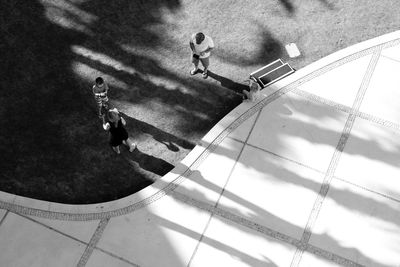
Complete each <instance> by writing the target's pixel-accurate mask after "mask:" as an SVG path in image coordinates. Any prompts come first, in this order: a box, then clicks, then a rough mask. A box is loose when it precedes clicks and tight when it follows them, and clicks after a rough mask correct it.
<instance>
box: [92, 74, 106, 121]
mask: <svg viewBox="0 0 400 267" xmlns="http://www.w3.org/2000/svg"><path fill="white" fill-rule="evenodd" d="M95 82H96V83H95V85H93V87H92V91H93V95H94V99H95V100H96V103H97V107H98V110H99V118H101V117H102V116H103V112H102V109H103V107H104V108H105V109H106V110H107V109H108V96H107V93H108V85H107V83H106V82H105V81H104V79H103V78H101V77H97V78H96V80H95Z"/></svg>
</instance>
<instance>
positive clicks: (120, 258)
mask: <svg viewBox="0 0 400 267" xmlns="http://www.w3.org/2000/svg"><path fill="white" fill-rule="evenodd" d="M94 249H96V250H99V251H101V252H103V253H105V254H107V255H109V256H111V257H113V258H116V259H119V260H121V261H123V262H125V263H128V264H129V265H132V266H134V267H140V265H138V264H136V263H133V262H130V261H129V260H127V259H125V258H123V257H121V256H118V255H115V254H114V253H112V252H109V251H107V250H104V249H102V248H99V247H95V248H94Z"/></svg>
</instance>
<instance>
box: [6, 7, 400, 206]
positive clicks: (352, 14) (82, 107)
mask: <svg viewBox="0 0 400 267" xmlns="http://www.w3.org/2000/svg"><path fill="white" fill-rule="evenodd" d="M399 12H400V4H399V3H398V0H382V1H372V0H364V1H362V4H361V3H360V1H355V0H350V1H349V0H347V1H344V0H336V1H333V0H331V1H329V0H300V1H294V0H274V1H272V0H268V1H265V0H243V1H233V0H222V1H215V0H204V1H194V0H181V1H180V0H166V1H158V0H136V1H131V0H115V1H105V0H32V1H23V0H14V1H8V0H6V1H1V2H0V15H1V16H0V34H1V36H2V38H1V41H0V52H1V60H0V77H1V79H0V86H1V87H0V88H1V92H2V93H1V95H0V118H1V130H0V140H1V145H0V156H1V161H0V168H1V173H0V190H2V191H5V192H9V193H13V194H18V195H22V196H27V197H32V198H37V199H42V200H50V201H55V202H62V203H96V202H104V201H110V200H114V199H117V198H121V197H124V196H127V195H130V194H132V193H134V192H137V191H138V190H140V189H142V188H144V187H146V186H147V185H149V184H151V183H152V182H153V181H154V180H156V179H158V178H159V177H161V176H162V175H164V174H166V173H167V172H169V171H170V170H171V169H172V168H173V166H174V164H176V163H178V162H179V161H181V160H182V159H183V158H184V157H185V156H186V155H187V154H188V153H189V152H190V150H191V149H192V148H193V147H194V146H195V145H196V143H198V142H199V141H200V139H201V138H202V137H203V136H204V135H205V134H206V133H207V132H208V131H209V130H210V129H211V128H212V127H213V126H214V125H215V124H216V123H217V122H218V121H219V120H220V119H221V118H223V117H224V116H225V115H226V114H227V113H229V111H230V110H232V109H233V108H234V107H235V106H237V105H238V104H239V103H240V102H241V98H240V96H238V94H237V92H238V91H240V90H241V89H242V88H243V84H242V82H243V80H245V79H246V78H247V77H248V74H249V73H250V72H252V71H253V70H255V69H257V68H259V67H261V66H262V65H265V64H267V63H269V62H270V61H272V60H274V59H277V58H282V59H283V60H284V61H287V62H289V63H290V64H291V65H292V66H293V67H295V68H296V69H299V68H301V67H303V66H305V65H307V64H309V63H311V62H314V61H316V60H318V59H320V58H322V57H324V56H326V55H328V54H331V53H333V52H335V51H337V50H339V49H342V48H345V47H347V46H349V45H352V44H355V43H358V42H360V41H364V40H367V39H370V38H373V37H376V36H380V35H382V34H385V33H389V32H392V31H395V30H398V29H399V28H400V16H398V14H399ZM197 31H203V32H204V33H206V34H207V35H210V36H211V37H213V39H214V42H215V44H216V49H215V51H214V53H213V56H212V58H211V66H210V70H211V71H212V72H213V75H212V77H209V78H208V79H207V80H203V79H202V78H201V75H197V76H195V77H191V76H190V75H189V70H190V69H191V65H190V61H189V56H190V54H189V48H188V41H189V37H190V35H191V34H192V33H195V32H197ZM291 42H294V43H296V44H297V46H298V47H299V49H300V51H301V52H302V56H301V57H299V58H296V59H290V58H288V56H287V54H286V52H285V50H284V46H285V45H286V44H287V43H291ZM97 76H103V77H104V78H105V80H106V81H107V82H108V83H109V85H110V93H109V97H110V99H111V103H112V105H113V106H115V107H117V108H118V109H119V110H120V111H121V112H123V114H124V117H125V119H126V121H127V123H128V125H127V126H128V127H127V128H128V131H129V133H130V134H131V136H132V137H133V138H134V139H135V140H136V142H137V143H138V150H136V151H135V152H133V153H132V154H130V153H129V152H127V151H126V149H122V155H116V154H115V153H114V152H113V151H112V150H111V148H110V147H109V146H108V134H107V133H106V132H104V131H103V130H102V126H101V122H100V120H99V119H98V117H97V114H96V106H95V101H94V99H93V97H92V94H91V90H90V88H91V85H92V84H93V80H94V78H95V77H97Z"/></svg>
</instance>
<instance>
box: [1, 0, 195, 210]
mask: <svg viewBox="0 0 400 267" xmlns="http://www.w3.org/2000/svg"><path fill="white" fill-rule="evenodd" d="M89 2H90V1H89ZM117 2H121V1H116V2H113V3H115V4H116V6H115V9H112V10H110V9H108V7H107V6H108V5H109V4H110V3H108V2H103V3H100V4H104V5H105V6H103V7H102V9H103V11H104V10H106V11H104V12H106V14H105V16H106V17H108V19H109V20H103V22H104V27H105V28H101V30H106V29H107V27H108V26H109V25H110V23H111V22H112V21H114V22H115V20H116V19H117V21H118V14H117V13H118V12H116V11H117V10H118V11H121V10H123V9H121V8H118V9H117V7H118V3H117ZM125 2H126V1H125ZM144 2H146V1H144ZM150 2H151V3H150ZM96 3H98V2H96ZM42 4H43V5H42ZM59 4H60V3H57V5H54V3H51V2H46V1H43V2H40V3H39V2H38V1H29V2H25V1H18V0H17V1H4V2H1V3H0V14H1V16H0V33H1V35H2V36H3V39H2V41H1V45H0V49H1V54H2V60H1V62H0V75H1V76H2V77H3V78H2V79H1V80H0V84H1V88H3V91H4V92H3V95H2V98H1V99H0V102H1V105H0V106H1V107H0V117H1V121H2V123H1V128H2V130H1V132H0V140H1V141H2V144H3V145H2V146H1V147H0V154H1V155H2V156H3V158H4V159H6V160H2V161H1V162H0V167H1V169H2V174H1V176H0V177H1V179H0V182H1V184H0V186H1V190H4V191H7V192H10V193H15V194H18V195H23V196H27V197H32V198H36V199H42V200H49V201H55V202H62V203H95V202H103V201H108V200H112V199H115V197H122V196H126V195H129V194H132V193H134V192H136V191H138V190H140V189H142V188H143V186H147V185H148V184H149V181H150V180H151V178H150V176H148V173H144V172H141V171H140V169H132V168H130V167H129V165H127V164H126V162H124V161H123V160H121V158H118V157H116V156H115V154H114V153H113V152H112V151H111V150H110V149H109V148H108V145H107V138H106V136H105V134H104V132H103V131H102V129H101V126H100V124H99V121H98V119H97V118H96V116H95V113H94V109H93V106H94V100H93V96H92V95H91V91H90V90H86V89H82V88H90V86H91V84H90V82H88V81H86V80H85V79H81V78H78V77H77V75H76V73H74V72H73V71H72V68H71V64H72V63H73V61H74V59H76V54H75V53H74V52H73V51H71V46H73V45H82V44H86V43H88V40H90V41H89V43H91V44H92V46H93V47H99V46H100V47H101V44H102V43H103V42H104V43H105V44H111V45H110V46H111V47H113V42H114V41H115V40H119V38H118V36H120V35H121V36H125V37H129V36H130V35H129V34H126V33H125V34H124V33H123V32H120V31H116V30H115V29H114V31H112V32H111V33H110V34H111V38H108V37H104V36H103V35H107V34H108V33H106V34H103V33H104V32H101V31H100V32H98V34H97V35H95V38H92V37H91V36H90V35H86V34H85V33H82V32H80V31H79V30H77V29H74V27H69V26H70V25H77V24H80V25H84V26H85V27H86V28H90V27H89V24H90V23H88V22H85V21H84V20H82V21H77V20H79V19H80V17H79V16H75V15H74V14H72V13H71V12H67V9H63V7H62V5H64V4H65V3H64V2H61V4H60V5H59ZM69 4H72V5H74V4H73V3H69ZM134 4H135V5H136V3H134ZM178 4H179V1H164V2H163V3H158V2H157V1H147V2H146V3H143V6H144V7H145V8H149V10H147V11H148V13H147V14H151V10H152V9H153V10H157V9H158V8H159V7H161V6H165V5H166V6H176V5H178ZM150 5H152V7H151V8H150ZM45 6H46V7H45ZM131 6H132V7H133V6H134V5H131ZM97 7H98V8H99V9H101V7H100V6H97ZM89 9H92V8H89ZM135 10H137V9H135ZM91 11H92V10H91ZM96 11H98V10H96ZM125 11H126V12H125V13H124V12H122V13H124V14H125V15H127V14H128V13H129V11H128V10H125ZM113 12H115V14H114V13H113ZM45 14H46V15H45ZM49 14H50V15H51V16H53V15H54V16H55V15H60V17H52V18H53V20H52V21H51V19H50V17H51V16H50V17H49ZM89 14H90V12H89ZM68 18H70V21H68ZM140 18H141V19H143V16H141V17H140ZM156 18H157V16H156V15H155V16H153V18H149V20H148V22H149V23H150V24H151V21H156ZM124 19H128V18H127V17H124ZM141 19H136V22H135V23H136V25H137V30H138V29H140V27H142V26H141V25H143V27H145V26H146V25H145V24H143V21H142V20H141ZM65 22H67V24H68V23H70V24H68V26H66V24H62V23H65ZM60 23H61V24H62V25H61V26H60ZM57 24H58V25H57ZM111 24H112V23H111ZM138 31H139V30H138ZM92 34H93V33H92ZM138 34H143V35H145V36H146V37H147V39H146V38H144V39H143V38H138V39H139V40H142V45H143V46H146V45H149V44H150V43H152V42H153V45H154V42H157V41H158V38H156V37H157V35H156V34H152V33H151V32H150V31H148V32H147V30H145V29H144V28H143V30H142V31H140V32H139V33H138ZM92 36H93V35H92ZM135 43H138V44H140V41H136V42H135ZM106 47H107V46H106ZM104 52H105V54H113V51H104ZM117 52H120V50H117ZM120 57H125V58H126V57H127V55H126V53H123V54H122V55H120ZM138 64H140V62H139V63H138ZM93 78H94V77H93ZM92 103H93V105H92ZM152 130H153V132H152V133H153V134H154V135H156V136H157V138H158V139H160V140H165V138H167V137H166V136H165V135H163V134H160V133H159V134H158V135H157V133H155V130H154V129H152ZM168 139H170V140H173V141H175V142H178V143H180V144H181V145H183V146H185V147H190V145H189V144H187V143H184V142H182V141H180V140H176V139H173V138H172V137H170V136H169V137H168ZM5 144H11V145H5ZM167 145H168V146H170V147H171V148H172V149H174V147H173V145H170V144H169V143H167ZM143 158H144V160H143V162H142V165H143V166H147V165H148V162H150V159H151V160H152V161H155V159H154V158H152V157H151V156H146V155H143ZM161 163H162V162H159V161H158V164H160V166H162V167H163V169H170V168H171V166H169V165H167V164H164V163H162V164H161ZM156 172H158V173H165V172H161V170H159V169H156ZM10 177H11V179H10ZM133 178H134V179H133ZM118 185H119V186H118ZM121 187H122V188H121ZM127 190H128V191H129V192H128V191H127ZM124 194H126V195H124Z"/></svg>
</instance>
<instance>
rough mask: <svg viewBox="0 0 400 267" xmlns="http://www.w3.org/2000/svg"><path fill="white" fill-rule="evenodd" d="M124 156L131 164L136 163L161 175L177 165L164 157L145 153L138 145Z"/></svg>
mask: <svg viewBox="0 0 400 267" xmlns="http://www.w3.org/2000/svg"><path fill="white" fill-rule="evenodd" d="M128 153H129V152H128ZM124 154H125V153H124ZM123 157H124V158H125V159H126V160H127V161H129V163H130V164H135V163H136V164H137V165H138V167H140V168H142V169H144V170H146V171H149V172H152V173H154V174H157V175H160V176H164V175H166V174H167V173H169V172H170V171H171V170H172V169H173V168H174V167H175V166H174V165H172V164H171V163H169V162H167V161H165V160H163V159H160V158H157V157H154V156H151V155H148V154H146V153H143V152H142V151H140V150H139V148H138V147H136V149H135V150H133V151H132V153H129V154H126V155H123Z"/></svg>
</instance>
